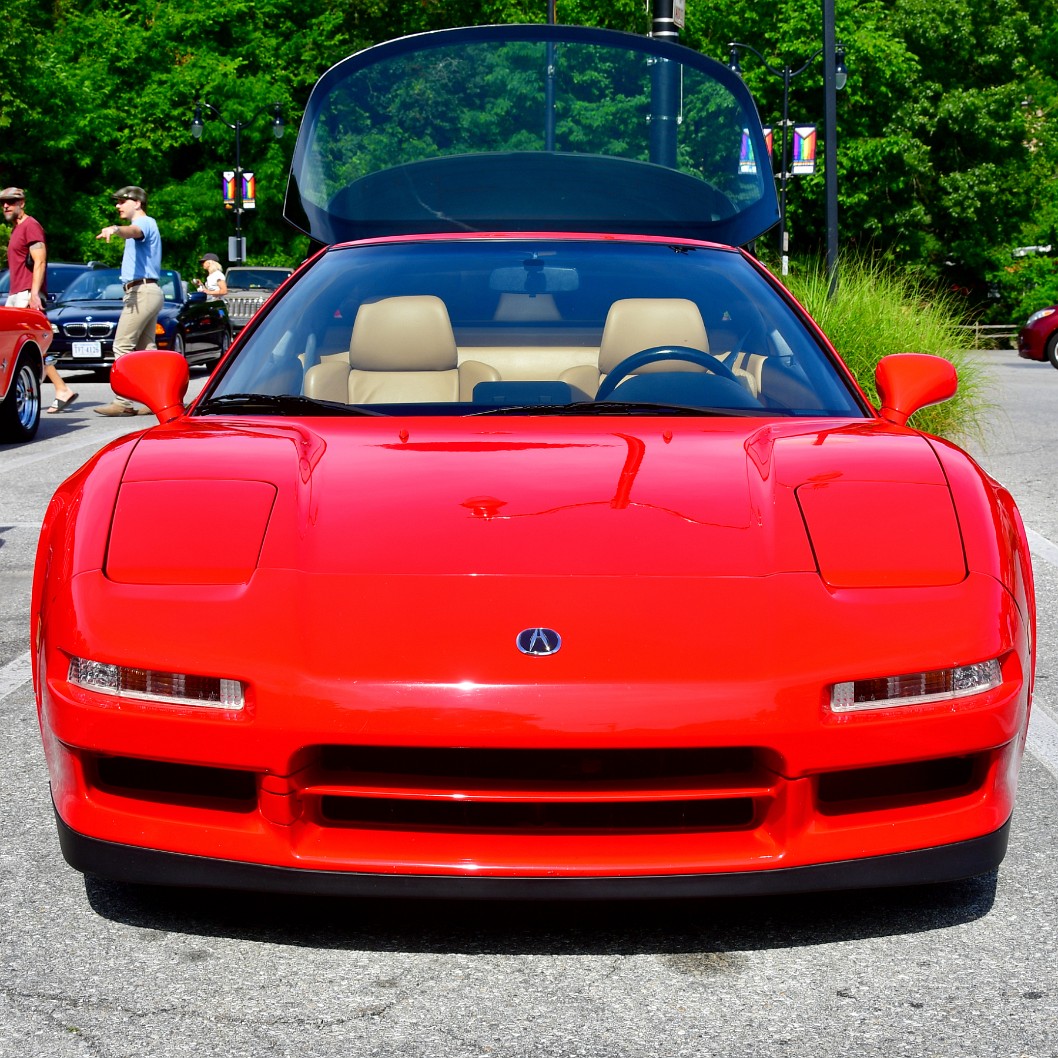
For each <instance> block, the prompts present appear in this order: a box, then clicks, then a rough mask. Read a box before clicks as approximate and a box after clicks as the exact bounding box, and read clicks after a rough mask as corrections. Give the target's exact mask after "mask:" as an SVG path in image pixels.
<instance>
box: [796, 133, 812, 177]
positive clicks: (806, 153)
mask: <svg viewBox="0 0 1058 1058" xmlns="http://www.w3.org/2000/svg"><path fill="white" fill-rule="evenodd" d="M815 171H816V127H815V125H796V126H794V130H793V158H792V159H791V162H790V172H791V173H792V174H793V175H794V176H807V175H809V174H810V173H814V172H815Z"/></svg>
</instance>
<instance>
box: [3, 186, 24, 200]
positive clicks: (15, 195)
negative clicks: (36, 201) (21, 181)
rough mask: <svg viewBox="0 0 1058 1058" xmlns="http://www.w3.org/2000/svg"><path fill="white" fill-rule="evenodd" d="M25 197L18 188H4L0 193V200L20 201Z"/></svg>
mask: <svg viewBox="0 0 1058 1058" xmlns="http://www.w3.org/2000/svg"><path fill="white" fill-rule="evenodd" d="M25 197H26V192H25V191H23V190H22V188H20V187H5V188H4V190H3V191H0V199H11V200H21V199H24V198H25Z"/></svg>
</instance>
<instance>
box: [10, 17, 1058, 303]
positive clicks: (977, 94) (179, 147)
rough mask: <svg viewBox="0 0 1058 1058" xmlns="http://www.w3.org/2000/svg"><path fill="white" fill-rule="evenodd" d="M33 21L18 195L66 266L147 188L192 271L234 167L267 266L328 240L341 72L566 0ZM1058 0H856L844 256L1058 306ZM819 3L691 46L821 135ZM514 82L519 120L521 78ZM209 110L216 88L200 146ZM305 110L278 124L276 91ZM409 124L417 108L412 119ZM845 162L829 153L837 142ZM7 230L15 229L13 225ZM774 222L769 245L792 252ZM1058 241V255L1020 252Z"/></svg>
mask: <svg viewBox="0 0 1058 1058" xmlns="http://www.w3.org/2000/svg"><path fill="white" fill-rule="evenodd" d="M557 9H558V18H559V20H560V21H563V22H569V23H574V24H581V25H599V26H607V27H609V28H614V29H622V30H626V31H630V32H635V33H645V32H648V31H649V29H650V16H649V13H648V11H647V9H646V8H645V6H644V2H643V0H607V2H606V3H603V2H602V0H557ZM5 14H7V15H8V19H7V23H8V25H9V26H17V27H18V33H17V34H8V35H6V36H5V37H4V39H3V40H0V133H2V135H3V137H4V143H5V148H4V152H3V155H2V157H0V186H6V185H9V184H14V185H18V186H23V187H26V188H27V189H28V191H29V193H30V195H31V198H30V201H29V203H28V207H29V209H30V211H31V212H32V213H33V214H34V215H35V216H37V217H38V218H39V219H40V220H42V221H43V222H44V224H45V225H46V227H47V228H48V230H49V237H50V240H51V247H52V256H53V257H54V258H56V259H71V260H87V259H90V258H96V259H104V260H108V261H109V260H111V259H112V258H114V259H116V256H117V253H118V249H117V248H116V244H114V245H112V246H107V245H106V244H105V243H102V242H97V241H96V239H95V235H96V233H97V232H98V231H99V228H100V227H101V226H102V225H103V224H104V223H105V222H107V221H109V220H112V219H113V209H112V207H111V205H110V202H109V199H108V197H107V192H108V191H110V190H113V189H114V188H116V187H120V186H121V185H123V184H128V183H134V184H140V185H142V186H143V187H145V188H147V189H148V191H149V192H150V196H151V201H150V208H151V212H152V213H153V214H154V215H155V216H156V217H157V218H158V220H159V222H160V224H161V225H162V229H163V235H164V239H165V249H166V258H167V263H169V264H171V265H173V266H175V267H179V268H181V269H182V270H184V271H188V270H189V269H190V270H193V269H194V267H195V266H194V262H195V261H196V260H197V257H198V255H200V254H201V253H202V252H204V251H206V250H213V251H214V252H219V253H221V255H222V256H223V251H224V249H225V248H226V239H227V237H228V236H229V235H231V234H233V231H234V225H233V222H232V218H231V216H230V214H228V213H226V212H225V210H224V209H223V206H222V202H221V193H220V186H221V185H220V173H221V171H222V170H225V169H232V168H234V162H235V159H234V141H235V133H234V131H233V130H232V129H231V128H230V127H227V126H228V125H235V124H240V126H241V128H240V137H239V139H240V146H241V161H242V164H243V166H244V168H247V169H250V170H252V171H253V172H254V173H255V174H256V176H257V190H258V200H257V209H256V210H255V211H253V212H248V213H246V214H245V215H244V224H243V227H244V233H245V235H246V236H247V242H248V250H249V257H250V260H251V262H256V263H261V264H265V263H290V262H296V261H297V260H299V259H300V258H301V257H302V256H303V255H304V253H305V252H306V249H307V245H308V244H307V240H306V239H305V238H304V237H303V236H301V235H299V234H298V233H296V232H294V231H293V230H292V229H290V228H289V227H287V225H286V224H285V223H284V222H283V220H282V202H283V196H284V194H285V188H286V175H287V167H288V164H289V160H290V156H291V153H292V151H293V146H294V139H295V137H294V134H293V133H294V131H295V129H296V125H297V120H298V118H299V117H300V113H301V110H302V108H303V107H304V104H305V102H306V100H307V98H308V94H309V91H310V90H311V87H312V85H313V84H314V83H315V81H316V79H317V78H318V77H319V76H320V74H321V73H323V71H325V70H326V69H327V68H329V67H330V66H331V65H333V64H334V63H336V62H338V61H339V60H340V59H342V58H344V57H345V56H347V55H349V54H351V53H353V52H355V51H358V50H360V49H361V48H364V47H367V46H369V45H371V44H373V43H377V42H378V41H381V40H385V39H389V38H391V37H394V36H399V35H401V34H404V33H413V32H422V31H428V30H432V29H438V28H442V27H445V26H451V25H475V24H487V23H494V22H531V21H536V22H540V21H544V20H545V18H546V14H547V0H386V2H383V0H356V2H355V3H353V4H348V3H340V4H339V3H336V2H335V0H319V2H318V3H316V4H314V5H312V6H310V7H308V8H306V7H305V6H304V5H300V4H298V5H295V4H294V3H292V2H291V0H254V2H252V3H251V2H250V0H229V2H228V3H226V4H224V5H221V6H218V5H216V4H210V3H207V2H206V0H184V2H183V3H181V4H167V3H163V2H161V0H83V2H81V3H79V4H72V3H68V2H65V0H39V2H36V3H30V2H29V0H10V2H9V3H8V5H7V8H6V9H5ZM1054 14H1055V12H1054V3H1053V0H993V2H992V3H989V4H987V5H981V4H977V3H975V2H973V0H950V2H948V3H946V4H943V5H939V6H938V5H936V4H935V3H933V2H932V0H839V2H838V4H837V12H836V15H837V27H836V28H837V36H838V38H839V40H840V41H841V42H842V43H843V45H844V47H845V49H846V58H847V62H848V66H849V71H850V76H849V81H848V86H847V88H846V89H845V90H844V91H843V92H842V93H841V94H840V95H839V98H838V168H839V173H838V186H839V203H840V237H841V245H842V249H843V252H844V251H846V250H853V251H855V252H856V253H858V254H861V255H862V254H867V255H873V256H875V257H881V258H883V259H885V260H887V261H889V262H892V263H893V264H895V265H898V266H903V265H908V266H913V267H914V269H915V271H916V274H918V275H923V276H926V277H929V278H930V280H931V281H932V282H934V283H935V284H937V285H939V286H940V287H943V288H944V289H947V290H950V291H952V292H955V293H956V294H957V295H958V296H959V297H960V298H961V302H960V303H961V304H962V306H963V308H964V309H965V310H967V311H971V310H972V311H982V310H984V311H986V312H988V311H990V312H992V313H993V314H995V315H996V316H997V317H998V318H1004V317H1007V318H1011V317H1016V316H1017V315H1018V314H1023V313H1024V312H1025V311H1026V310H1027V309H1029V308H1030V307H1033V306H1036V305H1038V304H1040V303H1044V302H1045V301H1048V300H1051V301H1054V300H1058V266H1056V264H1055V261H1056V260H1058V252H1056V251H1058V196H1056V187H1058V183H1056V175H1058V138H1056V136H1055V133H1054V123H1055V120H1056V112H1055V110H1054V106H1055V103H1056V102H1058V82H1056V78H1055V73H1054V71H1055V70H1058V20H1056V19H1055V17H1054ZM820 19H821V7H820V3H819V2H818V0H777V2H775V3H771V4H759V3H757V2H755V0H712V2H710V3H709V4H708V5H707V4H704V3H703V2H702V0H689V3H688V5H687V24H686V26H685V28H684V31H683V33H682V36H681V40H682V42H683V43H685V44H687V45H688V46H690V47H693V48H695V49H697V50H699V51H701V52H703V53H705V54H708V55H711V56H713V57H715V58H717V59H720V60H726V58H727V45H728V42H730V41H733V40H737V41H742V42H745V43H747V44H750V45H752V46H753V47H754V48H756V49H757V50H758V51H759V52H760V53H761V54H762V55H763V56H764V57H765V58H766V59H767V61H768V63H769V64H770V65H771V66H773V67H775V68H779V69H781V68H782V67H783V66H784V65H786V64H789V65H790V67H791V68H792V69H799V68H801V67H802V66H803V67H804V68H803V70H802V71H801V72H800V73H799V74H798V75H797V76H796V77H795V78H794V79H793V80H791V82H790V117H791V119H792V120H793V121H795V122H796V123H798V124H802V123H806V124H807V123H817V124H819V125H820V127H821V126H822V82H823V59H824V58H825V57H816V56H815V53H816V51H817V50H818V49H819V47H820V44H821V38H822V29H821V25H820ZM743 74H744V76H745V78H746V81H747V83H748V85H749V86H750V88H751V90H752V91H753V93H754V95H755V96H756V98H757V100H758V106H759V108H760V111H761V115H762V117H763V118H764V120H765V122H766V123H769V124H776V125H777V123H778V121H779V118H780V116H781V107H782V87H783V85H782V78H781V77H776V76H774V75H773V74H772V73H770V72H769V71H768V69H767V68H766V66H765V65H764V64H763V63H761V62H760V61H758V60H757V58H756V57H755V56H753V55H752V54H751V53H749V52H746V53H744V54H743ZM516 87H517V86H503V85H499V86H495V89H494V91H495V98H494V100H493V113H494V114H495V116H496V118H497V120H502V117H503V113H504V109H503V108H504V106H505V104H506V101H507V97H508V95H509V92H508V88H510V89H511V90H513V89H515V88H516ZM196 102H201V103H210V104H212V105H213V106H214V107H216V108H217V110H218V111H219V112H220V114H221V115H222V118H223V120H220V119H218V118H216V117H215V116H213V115H212V113H211V112H210V111H209V110H208V108H207V109H206V110H204V112H203V114H204V117H206V118H207V120H206V124H205V129H204V135H203V136H202V139H201V140H200V141H197V142H196V141H195V140H194V139H192V137H191V134H190V120H191V115H192V112H193V109H194V105H195V103H196ZM275 103H279V104H280V105H281V107H282V110H283V113H284V115H285V116H286V119H287V122H288V133H287V135H286V136H285V137H284V138H283V139H282V140H280V141H278V142H277V141H276V140H275V139H274V138H273V137H272V135H271V128H270V115H271V105H272V104H275ZM407 119H408V116H407V115H405V120H407ZM820 155H822V151H820ZM787 217H788V228H789V232H790V235H791V239H792V248H793V252H794V254H795V256H796V255H802V256H804V257H806V258H812V257H815V256H816V255H818V253H819V251H820V249H821V247H822V246H823V245H824V244H825V210H824V182H823V175H822V172H821V167H820V171H819V172H817V173H816V174H815V175H813V176H808V177H796V178H793V179H791V180H790V182H789V188H788V212H787ZM4 238H6V235H5V234H0V240H3V239H4ZM774 244H775V239H774V236H773V235H769V236H765V238H764V239H762V240H760V242H759V244H758V250H759V251H760V252H762V253H763V254H764V255H768V254H771V253H774ZM1026 246H1052V247H1054V251H1052V254H1054V256H1052V255H1048V254H1046V253H1042V254H1041V253H1037V254H1035V255H1033V254H1028V255H1016V254H1015V252H1014V251H1015V250H1016V249H1017V248H1019V247H1026Z"/></svg>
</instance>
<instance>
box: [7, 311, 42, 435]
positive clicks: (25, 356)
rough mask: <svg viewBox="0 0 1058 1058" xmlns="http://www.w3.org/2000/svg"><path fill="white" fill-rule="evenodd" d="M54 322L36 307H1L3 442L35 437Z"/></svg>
mask: <svg viewBox="0 0 1058 1058" xmlns="http://www.w3.org/2000/svg"><path fill="white" fill-rule="evenodd" d="M51 337H52V335H51V325H50V324H49V323H48V319H47V317H46V316H45V315H44V314H43V313H41V312H37V311H36V310H35V309H9V308H0V444H10V443H17V442H24V441H32V440H33V438H34V437H35V436H36V434H37V427H38V426H39V425H40V383H41V379H42V378H43V377H44V354H45V353H47V351H48V347H49V346H50V345H51Z"/></svg>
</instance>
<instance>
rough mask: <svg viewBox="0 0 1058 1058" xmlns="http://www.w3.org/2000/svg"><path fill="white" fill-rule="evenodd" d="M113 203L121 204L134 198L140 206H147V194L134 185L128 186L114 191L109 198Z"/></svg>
mask: <svg viewBox="0 0 1058 1058" xmlns="http://www.w3.org/2000/svg"><path fill="white" fill-rule="evenodd" d="M110 197H111V198H112V199H113V200H114V201H115V202H122V201H124V200H125V199H127V198H134V199H135V200H136V201H137V202H139V204H140V205H141V206H145V205H147V192H146V191H144V190H143V188H142V187H137V186H136V185H135V184H128V185H126V186H125V187H123V188H122V189H121V190H120V191H115V192H114V193H113V194H112V195H111V196H110Z"/></svg>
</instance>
